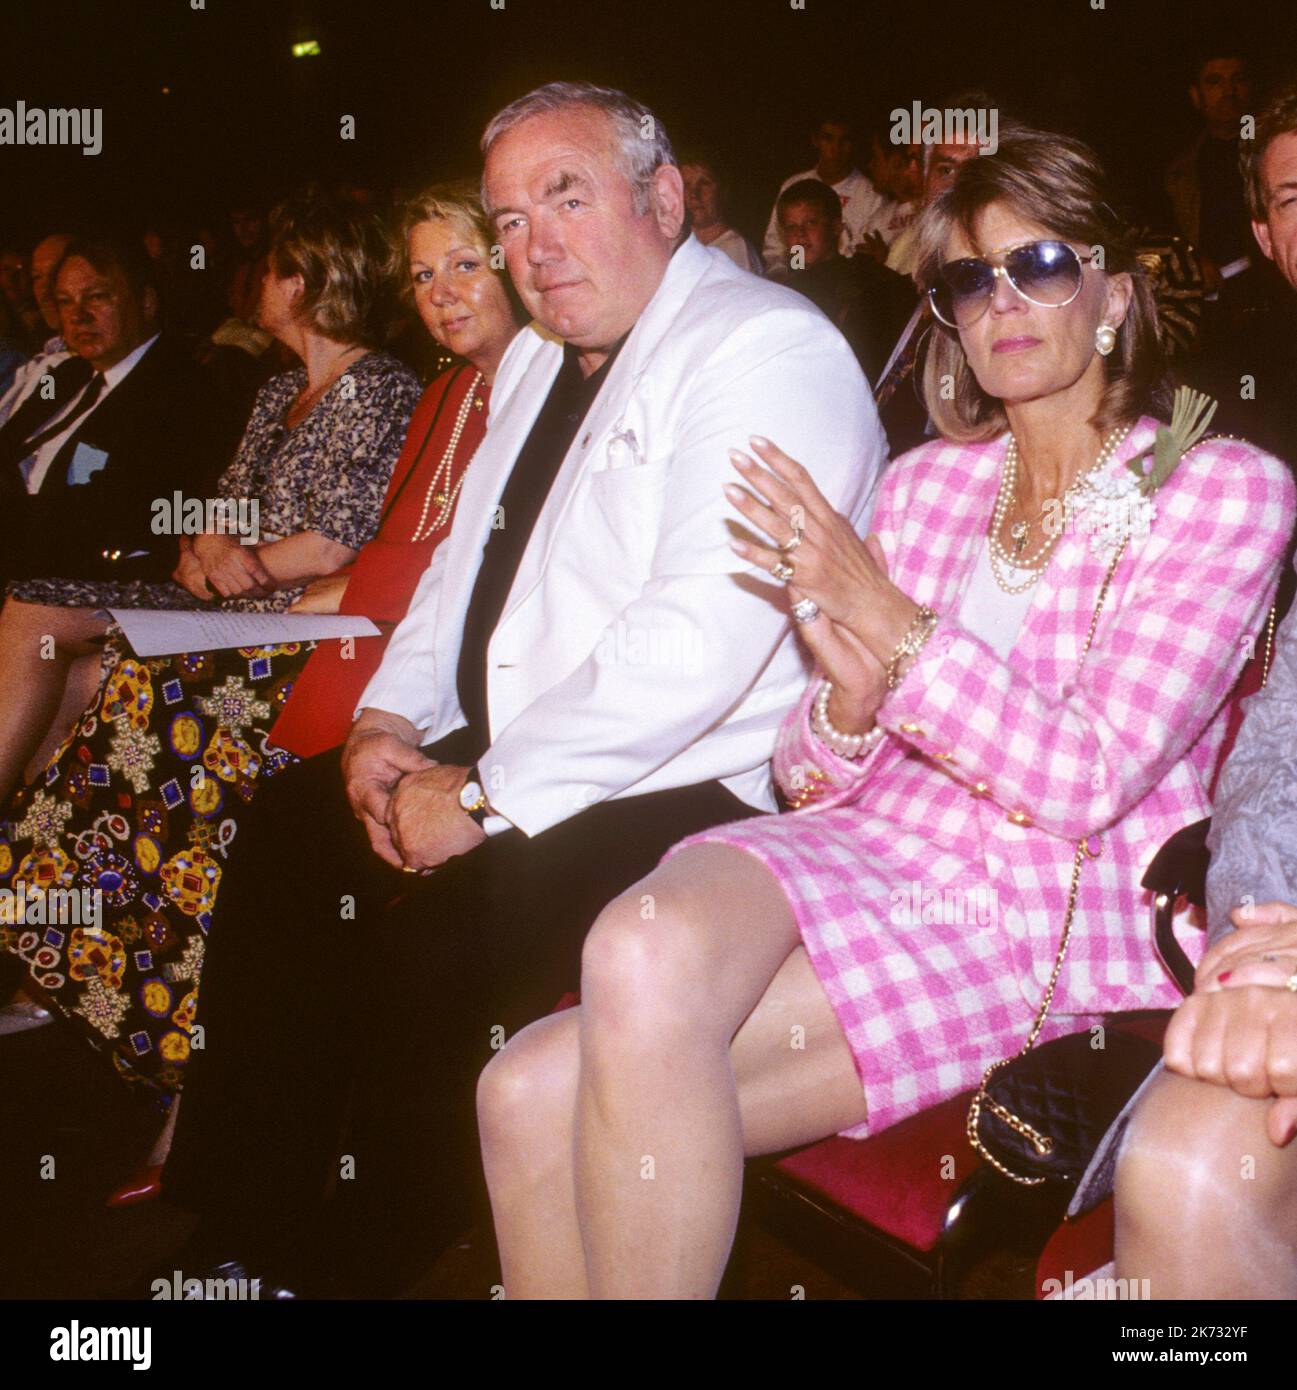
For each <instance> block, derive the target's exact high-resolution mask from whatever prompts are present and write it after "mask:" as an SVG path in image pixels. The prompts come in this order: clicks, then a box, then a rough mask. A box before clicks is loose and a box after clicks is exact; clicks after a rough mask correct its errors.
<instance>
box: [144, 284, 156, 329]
mask: <svg viewBox="0 0 1297 1390" xmlns="http://www.w3.org/2000/svg"><path fill="white" fill-rule="evenodd" d="M140 308H141V309H142V310H143V312H144V319H145V322H146V323H156V322H157V318H158V292H157V290H155V289H154V288H153V286H152V285H146V286H145V287H144V293H143V294H142V295H140Z"/></svg>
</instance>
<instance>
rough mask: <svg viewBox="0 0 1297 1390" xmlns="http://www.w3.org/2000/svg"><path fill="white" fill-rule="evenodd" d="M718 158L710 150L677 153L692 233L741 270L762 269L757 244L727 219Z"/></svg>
mask: <svg viewBox="0 0 1297 1390" xmlns="http://www.w3.org/2000/svg"><path fill="white" fill-rule="evenodd" d="M721 168H722V165H721V163H720V161H719V160H718V159H717V158H716V157H715V155H713V154H712V153H711V151H710V150H706V151H704V150H686V151H685V153H684V154H682V155H681V156H680V177H681V178H682V179H684V181H685V208H686V209H687V210H688V213H689V222H690V226H691V229H692V231H693V234H694V236H696V237H697V238H698V240H699V241H701V242H702V244H703V245H704V246H714V247H715V248H716V249H717V250H718V251H724V253H725V254H726V255H727V256H728V257H729V258H730V260H732V261H733V262H734V264H735V265H736V266H738V268H739V269H740V270H749V271H751V272H752V274H753V275H760V274H761V273H762V265H761V257H760V256H759V255H757V248H756V247H755V246H753V245H752V243H751V242H750V241H749V240H748V239H747V238H746V237H745V236H743V235H742V234H741V233H739V232H736V231H735V230H734V228H733V227H731V226H730V224H729V222H728V220H727V213H728V207H727V195H728V192H729V187H728V184H727V182H726V181H725V180H723V179H722V177H721V174H720V170H721Z"/></svg>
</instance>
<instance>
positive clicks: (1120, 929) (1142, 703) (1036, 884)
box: [774, 418, 1295, 1013]
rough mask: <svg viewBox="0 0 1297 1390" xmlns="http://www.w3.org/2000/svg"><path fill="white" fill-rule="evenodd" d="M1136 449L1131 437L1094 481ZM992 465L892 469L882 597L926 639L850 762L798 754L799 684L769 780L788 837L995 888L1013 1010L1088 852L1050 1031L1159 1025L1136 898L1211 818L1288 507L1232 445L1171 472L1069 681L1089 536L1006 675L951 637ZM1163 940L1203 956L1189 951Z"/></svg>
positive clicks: (1171, 997) (1081, 632)
mask: <svg viewBox="0 0 1297 1390" xmlns="http://www.w3.org/2000/svg"><path fill="white" fill-rule="evenodd" d="M1156 425H1157V422H1156V421H1154V420H1152V419H1150V418H1145V419H1143V420H1141V421H1140V422H1139V424H1138V425H1137V426H1136V427H1135V429H1134V430H1133V431H1132V432H1131V434H1130V435H1129V436H1128V437H1127V439H1126V441H1125V443H1124V445H1123V446H1122V447H1121V449H1120V450H1119V451H1118V453H1117V455H1116V457H1115V458H1114V460H1113V461H1112V463H1111V465H1110V468H1111V471H1112V472H1113V473H1114V474H1115V473H1117V472H1119V471H1121V470H1122V469H1123V468H1124V465H1125V462H1126V460H1128V459H1130V458H1132V457H1134V456H1135V455H1136V454H1138V453H1140V452H1142V451H1143V450H1145V449H1146V448H1148V447H1149V445H1150V444H1151V443H1152V442H1153V438H1154V432H1155V429H1156ZM1004 451H1005V439H1004V437H1001V438H1000V439H998V440H995V441H992V442H990V443H986V444H977V445H965V444H950V443H945V442H940V441H934V442H933V443H930V444H925V445H923V446H921V447H920V448H918V449H915V450H913V451H912V452H910V453H908V454H905V455H904V456H903V457H901V458H900V459H898V460H896V461H895V462H894V463H893V464H892V465H891V466H890V468H889V470H888V472H887V473H886V475H885V476H884V480H883V483H882V486H881V492H880V496H879V501H878V505H877V508H876V510H875V514H874V520H873V530H874V533H875V534H876V535H877V537H878V539H879V541H880V542H881V543H882V547H883V550H884V552H885V553H886V556H887V562H888V566H889V570H890V574H891V578H892V580H893V581H894V582H895V583H896V584H897V585H898V586H899V587H900V588H901V589H902V590H903V591H904V592H905V593H906V594H908V595H909V596H910V597H911V598H912V599H914V600H915V601H916V602H919V603H924V604H927V605H929V606H930V607H931V608H933V609H935V610H936V612H937V614H938V615H939V622H938V624H937V627H936V629H935V631H934V632H933V634H932V636H931V637H930V638H929V640H928V642H927V644H926V646H925V647H924V648H923V650H922V652H921V654H920V656H919V658H918V659H917V660H916V661H914V662H913V663H912V664H911V667H910V669H909V671H908V672H907V673H906V675H905V677H904V679H903V680H902V681H901V682H900V684H899V685H898V686H897V687H896V689H895V690H893V691H891V692H890V693H889V694H888V695H887V697H886V699H885V700H884V702H883V704H882V707H881V708H880V710H879V712H878V722H879V724H880V725H882V727H883V728H884V729H885V730H886V731H887V736H886V737H885V738H884V739H883V740H882V742H881V743H880V744H879V745H878V747H877V748H876V749H875V750H874V751H873V752H871V753H869V754H867V755H866V756H865V757H864V758H863V759H862V760H860V761H858V762H849V761H846V760H843V759H841V758H838V757H836V756H835V755H834V754H832V753H831V752H830V751H829V750H828V749H826V748H825V746H824V745H823V744H822V743H821V742H820V741H819V740H818V739H817V738H816V737H815V736H814V734H813V733H812V732H811V729H810V724H809V712H810V705H811V700H812V697H813V694H814V691H815V690H816V688H817V687H818V684H819V680H818V678H817V679H816V680H814V681H812V683H811V685H810V686H809V687H808V689H807V691H806V694H805V695H804V697H803V698H802V700H801V702H800V703H799V705H798V706H797V708H796V709H794V710H793V711H792V712H791V713H790V715H789V717H788V718H787V719H786V720H785V722H784V724H783V727H782V729H781V730H780V734H779V738H778V743H777V747H776V752H775V764H774V767H775V775H776V777H777V778H778V780H779V782H780V785H781V786H782V787H783V788H784V790H785V791H786V792H787V793H789V795H790V796H792V797H797V796H798V793H799V792H802V791H803V789H809V793H808V794H804V795H803V796H802V798H801V799H802V801H803V809H800V810H798V811H795V812H793V813H792V814H793V815H797V816H804V817H813V816H814V815H816V814H817V812H820V811H823V810H825V809H827V808H830V807H836V808H845V807H858V808H859V811H860V816H861V827H860V830H861V840H862V848H863V847H864V842H866V841H870V842H872V841H873V840H876V839H881V838H882V837H881V835H880V832H885V836H886V839H887V841H889V842H890V844H891V846H892V847H893V849H895V848H896V847H899V846H903V847H904V858H905V860H906V861H907V862H908V863H909V864H911V865H913V864H914V863H916V862H917V863H918V864H919V865H920V867H921V868H922V867H924V866H926V868H927V869H928V870H929V871H930V878H929V881H932V882H938V883H939V882H942V881H945V880H949V879H950V877H951V874H952V862H951V857H952V856H953V857H954V858H955V859H956V860H962V861H963V863H962V865H961V866H960V867H958V868H956V869H955V870H954V872H955V873H956V874H957V875H960V876H966V875H971V876H974V877H976V878H978V879H981V880H982V881H983V882H988V883H990V884H991V885H994V886H995V889H996V893H997V897H998V906H999V917H1000V921H1001V922H1002V923H1003V924H1004V926H1005V929H1006V930H1007V932H1008V934H1009V937H1010V939H1011V943H1012V945H1011V950H1012V954H1013V960H1014V966H1015V970H1016V973H1017V976H1018V980H1019V983H1020V985H1021V988H1022V992H1023V995H1024V996H1025V998H1026V999H1027V1000H1028V1001H1029V1002H1030V1003H1031V1004H1033V1005H1034V1004H1037V1003H1038V1002H1039V1000H1040V997H1041V993H1042V991H1043V989H1044V986H1045V985H1046V983H1047V982H1048V979H1049V974H1050V970H1051V967H1052V965H1053V961H1054V957H1055V954H1056V952H1057V949H1058V943H1059V937H1060V933H1061V930H1062V924H1063V919H1064V914H1065V909H1066V903H1067V894H1068V888H1069V885H1070V882H1071V877H1072V864H1073V856H1074V854H1075V849H1076V844H1077V841H1078V840H1079V839H1080V838H1081V837H1082V836H1088V837H1096V838H1092V839H1091V848H1092V850H1097V851H1098V853H1097V857H1096V858H1093V859H1087V860H1086V861H1085V864H1084V867H1083V869H1082V874H1081V881H1080V891H1079V894H1078V904H1077V911H1076V916H1075V920H1074V924H1073V934H1072V940H1071V944H1070V945H1069V947H1068V955H1067V964H1066V967H1065V969H1064V971H1063V974H1062V976H1061V979H1060V984H1059V988H1058V991H1057V993H1056V995H1055V1005H1054V1007H1055V1010H1056V1012H1058V1013H1100V1012H1110V1011H1117V1010H1124V1009H1137V1008H1150V1007H1171V1006H1174V1005H1175V1004H1176V1003H1177V1002H1178V1000H1179V992H1178V990H1177V989H1176V988H1175V986H1174V984H1173V983H1172V982H1171V980H1170V978H1169V976H1168V975H1167V974H1166V972H1165V971H1164V970H1163V968H1162V966H1161V965H1160V964H1159V962H1158V960H1157V957H1156V956H1155V954H1154V951H1153V945H1152V939H1151V934H1150V928H1149V911H1148V908H1149V897H1148V894H1147V893H1146V892H1145V891H1144V890H1143V889H1141V888H1140V886H1139V881H1140V878H1141V876H1142V874H1143V872H1144V870H1145V868H1146V866H1147V864H1148V861H1149V859H1150V858H1151V857H1152V855H1153V854H1154V852H1155V851H1156V850H1157V848H1158V847H1159V846H1160V845H1161V844H1162V842H1163V841H1164V840H1166V838H1167V837H1168V836H1169V835H1171V834H1172V833H1173V832H1174V831H1176V830H1178V829H1179V828H1180V827H1181V826H1183V825H1185V824H1188V823H1189V822H1191V821H1194V820H1197V819H1199V818H1200V817H1202V816H1204V815H1207V814H1209V809H1210V808H1209V804H1208V800H1207V793H1206V788H1207V786H1208V785H1209V784H1210V781H1211V776H1212V772H1213V770H1214V768H1215V764H1216V761H1217V757H1218V754H1219V752H1220V748H1221V741H1222V738H1223V736H1224V730H1225V716H1226V709H1225V708H1224V707H1225V705H1226V702H1227V700H1228V697H1229V694H1230V691H1231V689H1232V688H1233V686H1234V684H1235V682H1236V680H1237V678H1238V676H1239V673H1240V671H1241V669H1242V667H1243V665H1244V663H1245V661H1246V659H1247V657H1248V655H1249V654H1250V653H1251V652H1252V651H1253V650H1254V649H1259V648H1260V647H1261V645H1262V643H1263V641H1264V631H1265V624H1266V619H1267V616H1268V612H1269V607H1270V604H1271V602H1272V599H1273V594H1274V589H1275V585H1276V582H1277V578H1278V572H1279V565H1280V562H1281V558H1282V556H1283V553H1284V548H1285V545H1286V543H1287V540H1288V537H1289V534H1290V532H1291V530H1292V526H1293V518H1294V498H1295V493H1294V487H1293V483H1292V481H1291V479H1290V476H1289V472H1288V470H1287V468H1286V467H1285V466H1284V465H1283V464H1281V463H1280V462H1278V461H1277V460H1276V459H1274V458H1272V457H1270V456H1269V455H1268V454H1265V453H1262V452H1261V451H1260V450H1258V449H1256V448H1254V447H1253V446H1251V445H1249V444H1245V443H1242V442H1240V441H1236V440H1230V439H1209V440H1206V441H1204V442H1203V443H1200V444H1199V445H1198V446H1197V447H1196V448H1194V449H1193V450H1191V451H1190V452H1189V453H1188V454H1187V455H1186V456H1185V457H1184V458H1183V459H1182V460H1181V462H1180V464H1179V466H1178V467H1177V469H1176V470H1175V472H1174V473H1173V474H1172V475H1171V477H1170V479H1169V480H1168V481H1167V482H1166V483H1165V484H1164V485H1163V487H1162V488H1161V490H1160V491H1159V492H1158V493H1157V494H1156V498H1155V501H1156V508H1157V514H1156V518H1155V520H1154V521H1153V523H1152V527H1151V529H1150V530H1149V531H1148V532H1147V533H1146V534H1144V535H1142V536H1141V535H1138V534H1136V535H1134V536H1132V538H1131V540H1130V542H1129V543H1128V545H1127V549H1126V552H1125V554H1124V555H1123V557H1122V559H1121V562H1120V564H1119V565H1118V567H1117V569H1116V572H1115V574H1114V577H1113V581H1112V585H1111V588H1110V590H1109V593H1108V596H1107V599H1106V601H1105V604H1104V608H1103V611H1102V613H1101V616H1100V619H1099V622H1098V626H1097V628H1096V631H1095V637H1094V642H1093V645H1092V646H1091V648H1090V652H1089V655H1088V657H1087V658H1086V660H1085V663H1084V665H1083V666H1082V667H1080V669H1079V670H1078V662H1079V659H1080V656H1081V651H1082V648H1083V646H1084V643H1085V638H1086V634H1087V632H1088V630H1089V627H1090V622H1091V617H1092V615H1093V613H1094V606H1095V600H1096V599H1097V597H1098V595H1099V590H1100V587H1101V585H1102V583H1103V578H1104V574H1105V572H1106V570H1107V558H1106V557H1104V556H1101V555H1098V554H1096V553H1094V552H1093V550H1092V548H1091V545H1090V537H1089V536H1088V535H1083V534H1064V535H1063V536H1062V537H1061V538H1060V540H1059V542H1058V545H1057V547H1056V549H1055V552H1054V555H1053V558H1052V561H1051V562H1050V565H1049V567H1048V569H1047V570H1046V572H1045V574H1044V575H1043V576H1042V577H1041V579H1040V580H1039V582H1038V583H1037V585H1036V588H1035V591H1034V595H1033V598H1032V602H1031V606H1030V608H1029V609H1028V611H1027V614H1026V616H1025V618H1024V620H1023V626H1022V629H1021V631H1020V634H1019V637H1018V640H1017V642H1016V644H1015V646H1014V647H1013V649H1012V651H1011V652H1010V654H1009V656H1008V658H1007V659H1006V660H1001V659H1000V658H999V657H998V656H996V655H995V653H994V652H993V651H992V650H991V649H990V648H989V647H988V646H987V645H986V643H985V642H983V641H981V640H980V639H979V638H977V637H975V636H973V635H972V634H971V633H969V632H968V631H966V630H965V629H964V628H962V627H961V626H960V625H959V623H958V621H957V620H956V617H955V615H956V614H957V613H958V612H959V607H960V602H961V599H962V597H963V593H964V590H965V588H966V586H967V584H968V581H969V578H970V576H971V573H972V570H973V566H974V562H975V560H976V558H977V555H978V551H979V547H980V546H981V545H982V544H983V543H984V537H985V532H986V527H987V522H988V518H989V517H990V515H991V511H992V508H993V506H994V503H995V496H996V491H997V488H998V485H999V478H1000V469H1001V464H1002V462H1003V459H1004ZM810 828H811V827H809V826H808V829H810ZM925 844H927V845H930V846H932V847H931V848H929V849H927V850H926V851H925V849H924V845H925ZM878 848H879V849H880V850H882V851H883V852H884V853H885V854H886V853H887V851H886V849H885V848H884V846H883V845H882V844H881V843H880V845H879V846H878ZM925 855H926V858H925ZM920 876H922V874H921V875H920ZM807 888H808V889H813V885H807ZM1181 936H1182V940H1184V942H1185V945H1186V948H1187V949H1190V950H1194V951H1197V952H1199V953H1200V952H1201V949H1202V946H1201V937H1202V933H1201V932H1198V931H1186V932H1182V933H1181Z"/></svg>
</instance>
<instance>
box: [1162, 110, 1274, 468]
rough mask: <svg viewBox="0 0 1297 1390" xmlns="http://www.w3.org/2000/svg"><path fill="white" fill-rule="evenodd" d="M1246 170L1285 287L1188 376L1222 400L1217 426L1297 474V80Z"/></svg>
mask: <svg viewBox="0 0 1297 1390" xmlns="http://www.w3.org/2000/svg"><path fill="white" fill-rule="evenodd" d="M1243 167H1244V170H1245V173H1246V180H1245V190H1246V193H1247V199H1248V207H1249V210H1250V213H1251V218H1252V226H1251V232H1252V234H1253V235H1254V236H1255V241H1256V244H1257V245H1258V246H1259V247H1260V250H1261V254H1262V256H1263V257H1264V258H1265V259H1266V261H1268V262H1270V263H1271V264H1272V265H1273V266H1274V269H1275V271H1276V272H1277V274H1276V277H1275V278H1276V279H1278V280H1279V281H1280V283H1279V285H1278V286H1277V288H1276V290H1275V292H1274V293H1273V294H1272V295H1269V296H1267V298H1266V300H1265V301H1264V302H1261V303H1256V304H1253V305H1252V306H1250V307H1249V308H1248V309H1247V311H1246V312H1245V313H1244V314H1243V315H1242V316H1241V318H1240V320H1239V324H1238V331H1237V332H1236V333H1232V334H1229V335H1225V334H1219V333H1218V334H1217V335H1216V336H1215V337H1214V338H1213V339H1212V340H1211V341H1209V342H1208V344H1207V345H1206V347H1205V349H1204V352H1203V355H1202V358H1201V359H1200V360H1199V361H1198V362H1195V363H1193V364H1192V365H1191V366H1190V367H1189V368H1188V369H1187V373H1186V374H1187V376H1188V378H1189V380H1190V381H1192V382H1193V384H1194V385H1198V386H1201V387H1202V388H1203V389H1204V390H1206V391H1209V392H1210V393H1211V394H1212V395H1214V396H1215V397H1216V398H1217V399H1218V400H1219V401H1220V408H1219V410H1218V412H1217V415H1216V422H1215V423H1216V425H1217V427H1218V428H1220V429H1221V430H1223V431H1226V432H1228V433H1230V434H1237V435H1241V436H1242V437H1243V438H1244V439H1250V440H1251V441H1252V442H1253V443H1254V444H1259V445H1260V446H1261V447H1262V448H1263V449H1268V450H1269V451H1270V452H1271V453H1273V454H1277V455H1278V456H1279V457H1280V458H1281V459H1283V460H1284V461H1285V462H1286V463H1287V464H1288V465H1289V466H1290V467H1291V468H1293V469H1294V471H1297V83H1289V84H1288V85H1287V86H1285V87H1283V88H1281V89H1280V90H1279V91H1278V92H1277V93H1276V94H1275V96H1274V98H1273V99H1272V100H1271V101H1270V102H1268V103H1267V105H1266V107H1265V108H1264V110H1262V111H1261V112H1260V113H1259V114H1258V116H1257V124H1256V137H1255V139H1254V140H1252V141H1250V142H1249V144H1248V145H1246V146H1245V147H1244V165H1243Z"/></svg>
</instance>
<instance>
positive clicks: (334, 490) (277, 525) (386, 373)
mask: <svg viewBox="0 0 1297 1390" xmlns="http://www.w3.org/2000/svg"><path fill="white" fill-rule="evenodd" d="M305 385H306V369H305V368H304V367H297V368H294V369H293V370H292V371H289V372H283V373H282V374H281V375H279V376H276V377H272V378H271V380H269V381H268V382H267V383H266V384H265V385H264V386H263V387H262V388H261V390H260V391H259V392H258V393H257V399H256V401H255V402H254V404H253V407H252V415H251V417H250V418H249V420H248V427H247V429H245V430H244V432H243V438H242V440H241V441H240V442H239V447H238V450H237V451H236V453H235V455H234V459H233V461H232V462H231V464H230V466H229V467H228V468H227V469H226V470H225V472H224V473H223V474H221V478H220V481H219V482H218V483H217V485H216V494H217V496H218V497H224V498H228V499H229V500H230V501H231V502H234V503H236V504H237V503H239V502H243V503H244V504H245V507H246V504H247V503H250V502H251V501H253V500H254V499H255V501H256V502H257V507H258V529H259V532H260V538H261V540H262V541H263V542H265V541H273V540H279V539H282V538H283V537H285V536H292V535H295V534H297V533H298V532H301V531H315V532H318V533H319V534H320V535H322V536H326V537H327V538H328V539H329V540H332V541H337V542H338V543H339V544H340V545H345V546H348V547H350V548H351V549H352V550H359V549H360V547H361V546H362V545H364V544H365V542H366V541H368V540H369V539H370V538H371V537H372V536H373V535H374V532H375V531H377V529H378V522H379V517H380V515H381V512H382V505H383V497H384V494H385V493H386V491H387V484H388V480H389V479H390V478H391V476H392V469H393V468H394V467H395V466H396V460H397V456H398V455H399V454H400V452H401V445H402V444H403V442H404V440H405V431H406V428H407V426H408V425H409V423H410V416H411V415H412V414H413V413H414V408H415V406H416V405H417V404H418V403H419V397H420V395H421V394H422V390H423V388H422V387H421V386H420V384H419V379H418V377H417V376H415V374H414V373H413V372H412V371H411V370H410V369H409V368H408V367H406V366H405V365H403V364H402V363H401V362H398V361H397V359H396V358H395V357H391V356H389V355H388V354H387V353H384V352H370V353H367V354H366V355H365V356H364V357H362V358H361V359H360V360H359V361H358V362H356V363H355V364H354V365H353V366H352V367H351V368H349V369H348V370H347V371H346V372H344V373H343V374H342V375H341V376H340V377H339V378H338V380H337V381H335V382H334V383H333V385H332V386H330V387H329V389H328V390H327V391H326V392H325V393H324V395H323V396H321V397H320V399H319V400H318V401H317V402H316V403H315V405H314V407H313V408H312V409H311V411H310V413H309V414H308V415H307V416H306V417H305V419H303V420H301V421H299V422H298V424H297V425H296V426H295V427H294V428H293V429H291V430H285V428H284V415H285V413H286V412H287V411H288V408H289V407H290V406H291V405H292V403H293V400H294V398H295V397H296V396H297V395H298V394H299V393H300V392H301V391H302V389H303V388H304V387H305ZM236 514H237V513H236ZM300 593H301V588H300V587H299V588H293V589H281V590H279V591H278V592H277V593H275V594H274V595H272V596H271V597H270V598H268V599H265V600H263V601H262V602H263V603H264V605H265V606H267V607H271V608H275V609H280V608H286V607H287V606H288V605H289V604H290V603H292V602H293V601H294V600H295V599H296V598H297V597H298V595H299V594H300Z"/></svg>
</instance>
